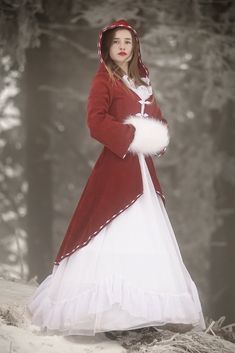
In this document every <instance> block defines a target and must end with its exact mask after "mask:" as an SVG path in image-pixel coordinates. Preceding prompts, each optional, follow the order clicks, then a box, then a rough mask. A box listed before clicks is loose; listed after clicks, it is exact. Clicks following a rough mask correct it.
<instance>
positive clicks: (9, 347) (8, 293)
mask: <svg viewBox="0 0 235 353" xmlns="http://www.w3.org/2000/svg"><path fill="white" fill-rule="evenodd" d="M35 288H36V287H35V285H31V284H25V283H21V282H13V281H7V280H5V279H1V278H0V353H13V352H14V353H32V352H37V353H60V352H61V353H75V352H76V353H93V352H102V353H125V352H126V350H125V349H124V348H123V347H122V346H121V344H120V343H118V342H116V341H110V340H109V339H108V338H107V337H106V336H105V335H104V334H103V333H99V334H96V336H94V337H87V336H66V337H63V336H56V335H53V336H47V335H43V334H42V333H40V330H39V329H38V328H37V327H36V326H34V325H31V323H30V317H29V315H28V313H27V311H26V308H25V303H26V300H27V299H28V298H29V297H30V295H31V294H32V293H33V292H34V290H35Z"/></svg>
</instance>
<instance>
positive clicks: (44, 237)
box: [0, 0, 235, 323]
mask: <svg viewBox="0 0 235 353" xmlns="http://www.w3.org/2000/svg"><path fill="white" fill-rule="evenodd" d="M120 18H124V19H126V20H128V21H129V22H130V23H131V24H132V25H134V27H135V28H136V29H137V31H138V34H139V36H140V40H141V51H142V57H143V60H144V62H145V63H146V65H147V66H148V67H149V69H150V78H151V81H152V84H153V87H154V89H155V92H156V96H157V98H158V101H159V104H160V107H161V110H162V112H163V114H164V116H165V118H166V119H167V121H168V123H169V128H170V135H171V142H170V146H169V147H168V149H167V153H166V154H165V155H164V156H162V157H160V158H156V159H154V163H155V166H156V169H157V173H158V176H159V179H160V181H161V185H162V187H163V190H164V192H165V195H166V208H167V212H168V214H169V217H170V220H171V222H172V225H173V228H174V230H175V234H176V237H177V241H178V243H179V246H180V249H181V253H182V257H183V259H184V262H185V265H186V267H187V268H188V270H189V272H190V273H191V275H192V278H193V280H194V281H195V283H196V284H197V287H198V289H199V294H200V297H201V299H202V305H203V309H204V312H205V313H206V314H207V315H209V316H211V317H213V318H214V319H217V318H218V317H220V316H221V315H225V316H226V320H227V322H228V323H231V322H235V300H234V298H235V276H234V268H235V256H234V253H235V238H234V229H235V217H234V212H235V206H234V196H235V193H234V191H235V178H234V175H235V156H234V146H235V119H234V100H235V94H234V92H235V90H234V86H235V80H234V66H235V63H234V58H235V45H234V44H235V43H234V42H235V39H234V38H235V36H234V34H235V33H234V32H235V25H234V21H235V1H233V0H211V1H210V0H162V1H161V0H145V1H144V0H136V1H132V0H123V1H119V2H117V1H113V0H105V1H104V0H100V1H94V0H89V1H85V0H80V1H78V0H77V1H76V0H60V1H52V0H48V1H43V0H35V1H33V0H24V1H23V0H12V1H10V0H0V60H1V61H0V77H1V80H0V230H1V232H0V276H2V277H4V278H15V279H23V280H26V281H27V280H30V279H32V278H34V277H35V276H36V278H37V280H38V281H39V282H40V281H42V280H43V279H44V278H45V277H46V276H47V275H48V274H49V273H50V272H51V270H52V266H53V261H54V257H55V254H56V252H57V250H58V248H59V245H60V243H61V241H62V239H63V237H64V234H65V231H66V229H67V225H68V223H69V221H70V218H71V216H72V213H73V210H74V208H75V207H76V205H77V202H78V200H79V197H80V195H81V192H82V190H83V188H84V186H85V183H86V181H87V178H88V176H89V174H90V172H91V169H92V167H93V166H94V163H95V161H96V159H97V157H98V155H99V153H100V151H101V148H102V147H101V146H100V145H99V144H98V143H97V142H96V141H95V140H92V139H91V138H90V136H89V131H88V129H87V126H86V100H87V95H88V92H89V87H90V84H91V80H92V77H93V75H94V73H95V72H96V69H97V67H98V58H97V50H96V43H97V38H98V32H99V30H100V29H101V28H102V27H104V26H105V25H107V24H108V23H110V22H111V21H113V20H116V19H120ZM163 271H164V269H163Z"/></svg>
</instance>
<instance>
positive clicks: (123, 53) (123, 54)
mask: <svg viewBox="0 0 235 353" xmlns="http://www.w3.org/2000/svg"><path fill="white" fill-rule="evenodd" d="M118 55H121V56H125V55H127V54H126V53H125V52H124V51H123V52H121V53H118Z"/></svg>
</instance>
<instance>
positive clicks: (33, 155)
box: [25, 36, 53, 280]
mask: <svg viewBox="0 0 235 353" xmlns="http://www.w3.org/2000/svg"><path fill="white" fill-rule="evenodd" d="M40 40H41V45H40V47H39V48H33V49H28V50H27V53H26V60H27V61H26V69H25V97H26V107H25V115H26V116H25V120H26V177H27V181H28V195H27V209H28V224H27V226H28V262H29V271H30V273H29V276H30V277H32V276H37V277H38V279H39V280H42V279H43V278H44V277H45V276H46V275H47V274H48V272H49V270H50V268H51V266H52V263H53V259H52V214H53V203H52V171H51V160H50V154H49V147H50V136H49V132H48V131H49V130H47V127H48V125H49V122H50V115H51V104H50V96H49V93H48V92H47V91H43V90H40V86H41V85H49V84H50V48H49V45H48V39H47V38H45V37H44V36H41V38H40Z"/></svg>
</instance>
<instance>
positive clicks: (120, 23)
mask: <svg viewBox="0 0 235 353" xmlns="http://www.w3.org/2000/svg"><path fill="white" fill-rule="evenodd" d="M117 27H121V28H126V29H128V30H130V31H132V33H133V34H134V36H135V38H136V40H137V42H139V38H138V34H137V32H136V30H135V29H134V28H133V27H132V26H131V25H130V24H129V23H128V22H127V21H125V20H119V21H115V22H112V23H111V24H110V25H108V26H106V27H104V28H103V29H102V30H101V31H100V33H99V38H98V43H97V47H98V56H99V60H100V64H101V65H100V66H101V68H102V69H104V67H105V66H104V60H103V58H102V52H101V44H102V40H103V34H104V32H106V31H108V30H110V29H113V28H117ZM138 66H139V71H140V75H141V76H149V71H148V69H147V67H146V66H145V65H144V64H143V62H142V59H141V52H140V50H139V53H138Z"/></svg>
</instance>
